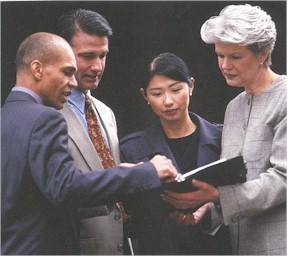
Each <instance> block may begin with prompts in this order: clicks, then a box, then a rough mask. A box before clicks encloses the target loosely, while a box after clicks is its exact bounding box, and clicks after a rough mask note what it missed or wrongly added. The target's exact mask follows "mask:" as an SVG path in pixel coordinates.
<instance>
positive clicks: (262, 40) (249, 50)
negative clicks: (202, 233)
mask: <svg viewBox="0 0 288 257" xmlns="http://www.w3.org/2000/svg"><path fill="white" fill-rule="evenodd" d="M201 37H202V39H203V41H204V42H206V43H208V44H215V52H216V54H217V56H218V65H219V68H220V70H221V72H222V74H223V76H224V77H225V79H226V82H227V84H228V85H229V86H233V87H244V89H245V91H244V92H242V93H240V94H239V95H238V96H237V97H236V98H235V99H233V100H232V101H231V102H230V103H229V104H228V106H227V109H226V113H225V119H224V127H223V134H222V151H221V157H222V158H224V157H225V158H231V157H234V156H237V155H242V156H243V157H244V159H245V161H246V167H247V182H245V183H243V184H236V185H229V186H221V187H218V188H215V187H213V186H212V185H209V184H207V183H204V182H200V181H195V180H194V181H193V182H192V183H193V185H194V186H196V187H197V188H198V189H199V190H198V191H196V192H191V193H187V194H177V193H173V192H166V194H165V195H163V196H162V197H163V199H164V200H166V201H169V202H170V203H172V204H174V205H175V206H176V207H177V208H180V209H186V208H191V207H197V206H201V205H203V204H205V203H207V202H210V213H211V221H212V222H211V224H212V226H211V228H210V229H211V230H210V232H211V231H212V229H213V228H214V231H215V230H217V228H218V227H219V224H221V222H222V223H224V224H225V225H229V229H230V235H231V239H232V247H233V254H239V255H286V232H287V231H286V228H287V227H286V159H287V150H286V130H287V124H286V122H287V121H286V115H287V101H286V98H287V89H286V87H287V77H286V75H279V74H276V73H275V72H273V71H272V70H271V68H270V66H271V53H272V51H273V48H274V44H275V41H276V28H275V24H274V22H273V21H272V19H271V17H270V16H269V15H268V14H267V13H266V12H265V11H263V10H262V9H261V8H260V7H257V6H251V5H249V4H245V5H229V6H227V7H225V8H224V9H223V10H222V11H221V12H220V14H219V16H213V17H211V18H210V19H208V20H207V21H206V22H205V23H204V24H203V26H202V28H201ZM191 217H192V218H191ZM194 218H195V219H194ZM180 219H181V220H183V221H184V222H188V221H190V223H192V224H193V223H195V222H196V221H195V220H196V217H193V214H189V215H183V214H182V215H179V217H178V220H180ZM217 225H218V227H217Z"/></svg>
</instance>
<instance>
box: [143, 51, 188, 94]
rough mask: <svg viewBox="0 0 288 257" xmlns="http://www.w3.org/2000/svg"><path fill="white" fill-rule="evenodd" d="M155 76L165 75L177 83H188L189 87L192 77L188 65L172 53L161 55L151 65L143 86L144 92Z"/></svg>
mask: <svg viewBox="0 0 288 257" xmlns="http://www.w3.org/2000/svg"><path fill="white" fill-rule="evenodd" d="M155 75H163V76H166V77H168V78H171V79H174V80H176V81H180V82H186V83H187V84H188V85H190V84H191V75H190V71H189V69H188V67H187V65H186V63H185V62H184V61H183V60H182V59H181V58H180V57H178V56H176V55H175V54H172V53H161V54H159V55H158V56H157V57H155V58H154V59H153V61H152V62H151V63H150V65H149V70H148V74H147V75H146V79H145V83H144V85H142V88H143V89H144V90H146V89H147V86H148V84H149V82H150V80H151V79H152V78H153V77H154V76H155Z"/></svg>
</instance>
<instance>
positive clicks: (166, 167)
mask: <svg viewBox="0 0 288 257" xmlns="http://www.w3.org/2000/svg"><path fill="white" fill-rule="evenodd" d="M150 162H151V163H152V164H153V165H154V166H155V168H156V170H157V173H158V176H159V178H160V179H161V180H162V182H165V183H167V182H171V181H173V180H174V178H175V177H176V176H177V173H178V172H177V170H176V168H175V167H174V165H173V164H172V161H171V160H170V159H168V158H167V157H165V156H162V155H155V156H154V157H153V158H152V159H151V160H150Z"/></svg>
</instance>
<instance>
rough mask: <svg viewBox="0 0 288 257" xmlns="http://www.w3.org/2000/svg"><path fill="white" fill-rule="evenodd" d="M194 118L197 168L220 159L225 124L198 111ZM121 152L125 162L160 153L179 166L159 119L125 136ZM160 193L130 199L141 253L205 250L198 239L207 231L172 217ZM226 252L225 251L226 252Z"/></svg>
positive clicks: (136, 160)
mask: <svg viewBox="0 0 288 257" xmlns="http://www.w3.org/2000/svg"><path fill="white" fill-rule="evenodd" d="M190 118H191V119H192V120H193V122H194V123H196V124H197V126H198V129H199V145H198V157H197V167H200V166H203V165H205V164H208V163H210V162H213V161H216V160H218V159H219V156H220V151H221V145H220V144H221V130H222V125H216V124H212V123H210V122H208V121H206V120H204V119H203V118H201V117H199V116H198V115H196V114H194V113H190ZM120 151H121V159H122V161H125V162H132V163H137V162H140V161H147V160H149V159H150V158H151V157H152V156H154V155H155V154H157V153H160V154H163V155H165V156H167V157H168V158H169V159H171V160H172V162H173V164H174V165H175V167H177V168H178V165H177V163H176V161H175V158H174V156H173V154H172V152H171V150H170V148H169V146H168V144H167V143H166V141H165V137H164V134H163V129H162V127H161V124H160V121H159V120H158V121H157V122H156V123H154V124H153V125H152V126H150V127H149V128H147V129H146V130H143V131H139V132H136V133H133V134H130V135H128V136H126V137H124V138H123V139H122V140H121V141H120ZM178 170H179V169H178ZM158 195H159V193H158V192H156V194H155V193H154V194H153V192H152V191H151V192H149V193H148V194H146V195H142V196H141V197H139V198H137V199H136V198H135V199H134V201H133V202H131V201H129V202H126V208H127V210H128V211H130V213H131V214H132V221H133V224H132V229H131V231H132V232H130V233H132V235H131V236H133V233H136V236H138V238H139V249H140V254H148V255H154V254H161V255H166V254H173V255H175V254H176V255H178V254H185V255H189V254H200V251H202V249H199V247H200V248H201V247H202V245H200V240H198V239H199V238H200V237H201V236H203V237H205V236H204V234H203V233H202V234H199V233H200V232H199V231H200V229H198V230H196V229H194V228H193V227H192V226H185V225H184V224H176V222H174V221H173V220H171V219H169V217H168V214H167V210H165V208H166V205H165V203H164V202H163V201H162V200H161V199H160V197H159V196H158ZM164 231H165V232H164ZM225 233H226V234H225V236H224V238H225V240H226V239H227V238H228V234H227V232H225ZM197 240H198V241H199V243H197V242H198V241H197ZM209 240H210V238H209V236H208V237H207V238H204V239H203V240H202V241H201V242H204V243H207V245H206V248H207V247H208V248H209V242H208V241H209ZM227 241H228V240H227ZM161 243H162V244H163V245H162V246H161ZM217 243H218V244H219V241H218V242H217V241H214V242H212V244H217ZM141 244H143V245H141ZM181 245H182V246H181ZM220 247H221V246H220ZM177 248H178V249H177ZM185 248H186V249H185ZM210 250H211V251H210V252H209V251H208V252H205V254H206V253H207V254H211V252H212V253H214V254H219V252H218V250H217V249H210ZM220 252H221V251H220ZM201 253H203V252H201ZM222 253H223V252H221V254H222ZM225 253H226V252H225V250H224V253H223V254H225Z"/></svg>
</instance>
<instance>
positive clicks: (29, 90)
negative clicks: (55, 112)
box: [12, 86, 44, 105]
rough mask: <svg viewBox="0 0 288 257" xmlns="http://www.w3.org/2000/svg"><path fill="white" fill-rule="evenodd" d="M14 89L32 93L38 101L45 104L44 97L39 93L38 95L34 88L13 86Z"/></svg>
mask: <svg viewBox="0 0 288 257" xmlns="http://www.w3.org/2000/svg"><path fill="white" fill-rule="evenodd" d="M12 91H20V92H24V93H27V94H29V95H31V96H32V97H33V98H34V99H35V100H36V101H37V103H39V104H42V105H44V102H43V100H42V98H41V97H40V96H39V95H37V94H36V93H35V92H34V91H33V90H31V89H29V88H27V87H22V86H15V87H13V88H12Z"/></svg>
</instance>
